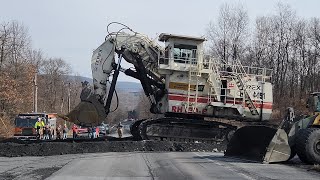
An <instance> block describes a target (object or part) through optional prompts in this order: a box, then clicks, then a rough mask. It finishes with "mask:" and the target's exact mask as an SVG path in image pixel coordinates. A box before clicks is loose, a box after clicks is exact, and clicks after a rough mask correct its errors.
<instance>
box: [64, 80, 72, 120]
mask: <svg viewBox="0 0 320 180" xmlns="http://www.w3.org/2000/svg"><path fill="white" fill-rule="evenodd" d="M70 97H71V84H70V82H69V84H68V113H70V110H71V98H70ZM66 123H67V121H66V120H64V124H66Z"/></svg>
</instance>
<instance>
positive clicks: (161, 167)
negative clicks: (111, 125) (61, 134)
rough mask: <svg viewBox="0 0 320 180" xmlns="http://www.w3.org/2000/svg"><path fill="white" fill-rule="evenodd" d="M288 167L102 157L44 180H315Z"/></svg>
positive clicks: (153, 156) (204, 158) (212, 159)
mask: <svg viewBox="0 0 320 180" xmlns="http://www.w3.org/2000/svg"><path fill="white" fill-rule="evenodd" d="M319 178H320V174H319V173H317V172H313V171H307V170H306V169H301V168H297V167H293V166H289V165H281V164H271V165H270V164H259V163H252V162H245V161H242V160H236V159H230V158H225V157H223V154H221V153H198V152H197V153H195V152H181V153H177V152H168V153H105V154H96V155H93V154H92V155H87V156H83V157H81V158H79V159H74V160H72V161H71V162H69V163H68V164H67V165H66V166H64V167H63V168H62V169H60V170H59V171H57V172H55V173H54V174H52V176H51V177H49V178H48V179H51V180H61V179H69V180H72V179H139V180H141V179H164V180H171V179H172V180H179V179H182V180H185V179H201V180H202V179H268V180H269V179H288V180H289V179H290V180H292V179H319Z"/></svg>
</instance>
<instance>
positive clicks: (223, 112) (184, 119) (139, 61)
mask: <svg viewBox="0 0 320 180" xmlns="http://www.w3.org/2000/svg"><path fill="white" fill-rule="evenodd" d="M112 24H114V23H112ZM117 24H119V23H117ZM121 25H122V24H121ZM109 27H110V25H109V26H108V29H109ZM159 41H160V42H162V43H163V44H164V47H163V46H160V45H159V44H158V43H156V42H155V41H153V40H151V39H149V38H148V37H147V36H145V35H142V34H140V33H137V32H134V31H133V30H132V29H130V28H129V27H127V26H125V25H122V28H120V30H119V31H116V32H111V33H109V34H108V35H107V36H106V38H105V41H104V42H103V43H102V44H101V45H100V46H99V47H98V48H97V49H96V50H95V51H94V52H93V56H92V60H91V68H92V76H93V87H92V86H91V85H90V84H89V83H83V90H82V93H81V97H80V98H81V103H80V104H79V105H78V106H77V107H76V108H75V109H74V110H73V111H71V112H70V113H69V114H68V115H67V116H68V118H69V120H70V121H73V122H75V123H77V124H79V125H81V126H92V125H98V124H100V123H101V122H102V121H105V119H106V117H107V115H108V114H109V113H110V106H111V100H112V97H113V95H114V93H115V87H116V82H117V80H118V75H119V73H120V72H122V73H124V74H126V75H128V76H131V77H133V78H136V79H138V80H139V81H140V82H141V85H142V88H143V90H144V93H145V95H146V96H147V97H148V99H149V101H150V111H151V112H152V113H154V114H162V116H159V117H158V118H154V119H144V120H138V121H136V122H135V123H134V124H133V125H132V127H131V133H132V135H133V136H134V138H135V139H159V140H173V141H175V140H176V141H215V140H223V139H225V138H226V137H227V138H228V137H229V139H230V138H231V135H232V133H233V132H234V131H235V130H236V129H237V127H236V126H234V125H232V124H229V123H226V122H221V121H214V120H211V121H208V120H205V119H204V118H206V117H214V118H222V119H228V118H229V119H235V120H242V121H245V122H248V123H250V122H261V121H266V120H269V119H270V117H271V113H272V103H273V100H272V84H271V74H272V70H271V69H266V68H259V67H249V66H242V65H241V63H240V62H239V61H238V60H234V61H233V62H232V63H227V62H224V61H221V60H216V59H214V58H211V57H209V56H205V54H204V48H203V46H204V42H205V39H204V38H202V37H192V36H181V35H175V34H167V33H162V34H160V36H159ZM123 59H124V60H125V61H127V62H128V63H130V64H132V65H133V66H134V68H129V69H124V68H123V67H121V61H122V60H123ZM146 108H149V107H146Z"/></svg>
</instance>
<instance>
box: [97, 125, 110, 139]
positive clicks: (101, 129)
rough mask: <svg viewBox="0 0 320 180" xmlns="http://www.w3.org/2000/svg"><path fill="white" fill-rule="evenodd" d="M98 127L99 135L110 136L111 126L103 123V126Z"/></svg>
mask: <svg viewBox="0 0 320 180" xmlns="http://www.w3.org/2000/svg"><path fill="white" fill-rule="evenodd" d="M98 127H99V134H101V135H104V136H105V135H107V134H110V126H109V124H106V123H104V122H102V123H101V125H100V126H98Z"/></svg>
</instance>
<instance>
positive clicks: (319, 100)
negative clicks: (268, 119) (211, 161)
mask: <svg viewBox="0 0 320 180" xmlns="http://www.w3.org/2000/svg"><path fill="white" fill-rule="evenodd" d="M307 107H308V108H310V109H311V110H312V112H313V113H312V115H310V116H309V117H306V118H303V119H297V118H295V115H294V110H293V108H288V109H287V113H286V117H285V118H284V119H283V121H282V122H281V123H280V125H279V127H278V128H277V129H275V128H271V127H266V126H245V127H242V128H240V129H238V130H237V131H236V132H235V133H234V136H233V137H232V139H231V140H230V143H229V144H228V147H227V150H226V152H225V156H232V157H240V158H244V159H248V160H254V161H260V162H263V163H273V162H283V161H288V160H290V159H291V158H293V157H294V156H295V155H296V154H297V155H298V157H299V158H300V160H301V161H302V162H304V163H308V164H320V92H314V93H311V95H310V97H309V99H308V104H307Z"/></svg>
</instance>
